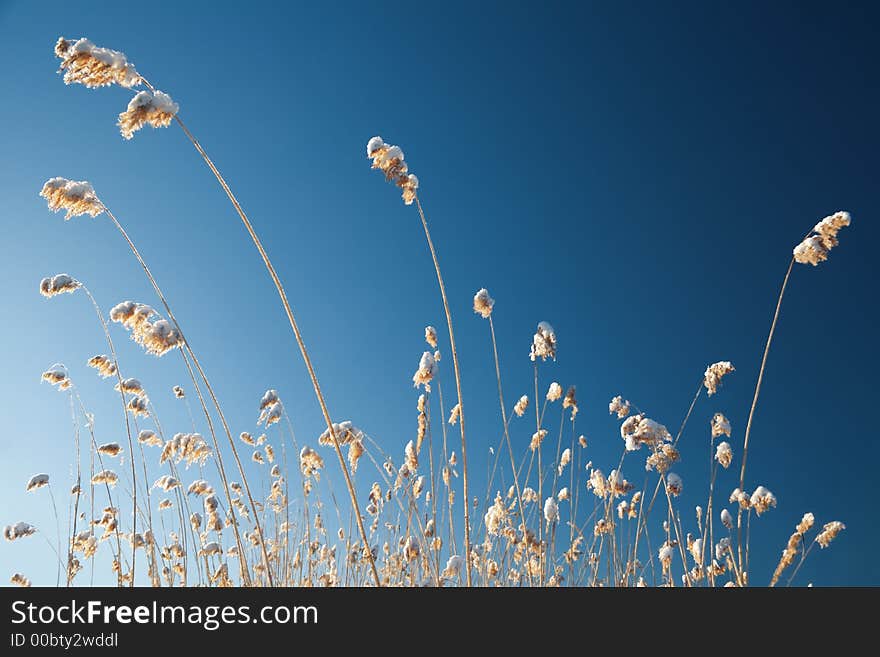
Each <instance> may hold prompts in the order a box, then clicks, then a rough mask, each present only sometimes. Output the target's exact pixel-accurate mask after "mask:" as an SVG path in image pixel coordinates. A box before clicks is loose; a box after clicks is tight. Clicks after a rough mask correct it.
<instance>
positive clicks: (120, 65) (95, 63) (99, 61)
mask: <svg viewBox="0 0 880 657" xmlns="http://www.w3.org/2000/svg"><path fill="white" fill-rule="evenodd" d="M55 56H56V57H58V58H59V59H60V60H61V66H60V68H59V69H58V72H59V73H60V72H61V71H64V84H81V85H83V86H86V87H88V88H90V89H94V88H96V87H106V86H109V85H111V84H118V85H120V86H122V87H134V86H137V85H139V84H140V83H141V77H140V75H138V72H137V71H136V70H135V67H134V64H132V63H131V62H129V61H128V59H127V58H126V56H125V54H124V53H121V52H118V51H116V50H110V49H109V48H99V47H98V46H96V45H95V44H93V43H92V42H91V41H89V40H88V39H83V38H80V39H65V38H64V37H59V38H58V41H56V42H55Z"/></svg>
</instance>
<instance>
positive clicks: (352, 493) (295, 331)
mask: <svg viewBox="0 0 880 657" xmlns="http://www.w3.org/2000/svg"><path fill="white" fill-rule="evenodd" d="M144 83H145V84H146V85H147V86H148V87H150V89H153V87H152V85H150V83H149V82H146V80H144ZM174 119H175V120H176V121H177V124H178V125H179V126H180V128H181V130H183V132H184V134H185V135H186V136H187V138H188V139H189V140H190V142H191V143H192V145H193V146H194V147H195V149H196V150H197V151H198V152H199V154H200V155H201V156H202V159H203V160H204V161H205V164H207V165H208V168H209V169H211V172H212V173H213V174H214V177H215V178H217V182H219V183H220V186H221V187H222V188H223V191H224V192H226V196H228V197H229V201H230V202H231V203H232V206H233V207H234V208H235V211H236V212H237V213H238V216H239V217H240V218H241V221H242V223H243V224H244V227H245V228H246V229H247V232H248V234H249V235H250V236H251V239H252V240H253V242H254V245H255V246H256V247H257V251H259V253H260V257H262V259H263V263H264V264H265V265H266V269H267V270H268V272H269V275H270V276H271V277H272V282H273V283H274V284H275V288H276V289H277V290H278V296H279V297H280V298H281V305H283V306H284V311H285V313H287V319H288V321H289V322H290V327H291V328H292V329H293V334H294V336H295V337H296V342H297V345H299V349H300V352H301V353H302V357H303V360H304V361H305V364H306V369H308V371H309V377H310V378H311V380H312V387H314V389H315V395H316V396H317V398H318V403H319V404H320V406H321V412H322V413H323V414H324V421H325V422H326V423H327V429H328V430H329V432H330V437H331V438H332V439H333V447H334V448H335V450H336V456H337V457H338V458H339V466H340V467H341V468H342V472H343V474H344V475H345V484H346V486H347V488H348V494H349V495H350V496H351V504H352V507H353V508H354V511H355V520H356V521H357V526H358V531H359V532H360V535H361V540H362V541H363V544H364V553H365V554H366V555H367V558H368V560H369V562H370V570H371V571H372V574H373V579H374V580H375V582H376V586H381V583H380V581H379V573H378V572H377V571H376V564H375V563H374V561H373V553H372V550H371V549H370V546H369V543H368V541H367V533H366V531H365V529H364V521H363V518H361V513H360V508H359V506H358V501H357V495H356V494H355V490H354V484H353V483H352V481H351V475H350V474H349V472H348V467H347V465H346V463H345V458H344V457H343V455H342V449H341V448H340V446H339V440H338V439H337V437H336V431H335V429H334V428H333V421H332V420H331V419H330V412H329V411H328V410H327V403H326V402H325V400H324V395H323V394H322V392H321V387H320V385H319V384H318V377H317V375H316V374H315V369H314V367H312V361H311V358H309V352H308V351H307V350H306V345H305V342H304V341H303V337H302V334H301V333H300V330H299V325H298V324H297V323H296V319H295V318H294V316H293V310H292V309H291V307H290V303H289V302H288V300H287V294H286V293H285V291H284V287H283V285H282V284H281V279H279V278H278V274H277V273H276V272H275V267H273V266H272V261H271V260H269V255H268V254H267V253H266V250H265V249H264V248H263V243H262V242H261V241H260V238H259V237H258V236H257V233H256V232H255V231H254V227H253V226H252V225H251V222H250V220H249V219H248V217H247V215H246V214H245V212H244V210H243V209H242V207H241V205H240V204H239V202H238V200H237V199H236V198H235V195H234V194H233V193H232V190H231V189H230V187H229V185H228V184H227V183H226V180H225V179H224V178H223V176H222V175H221V174H220V171H219V170H218V169H217V167H216V166H215V165H214V162H213V161H212V160H211V158H210V157H208V154H207V153H206V152H205V149H203V148H202V146H201V144H200V143H199V142H198V141H197V140H196V138H195V137H194V136H193V134H192V133H191V132H190V131H189V129H188V128H187V127H186V124H184V122H183V121H182V120H181V119H180V117H179V116H175V117H174ZM169 314H170V313H169ZM230 441H231V438H230ZM233 449H234V448H233ZM237 459H238V457H237V455H236V460H237ZM254 515H255V516H256V511H255V512H254ZM255 522H256V518H255ZM261 535H262V532H261ZM265 551H266V548H265V546H264V547H263V552H264V556H266V555H265ZM266 569H267V572H268V571H269V567H268V556H266ZM270 579H271V575H270Z"/></svg>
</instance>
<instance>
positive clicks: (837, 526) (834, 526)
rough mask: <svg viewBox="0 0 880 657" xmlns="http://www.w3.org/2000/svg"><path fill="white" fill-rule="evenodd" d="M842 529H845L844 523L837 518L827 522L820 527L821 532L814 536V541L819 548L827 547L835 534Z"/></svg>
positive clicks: (835, 536)
mask: <svg viewBox="0 0 880 657" xmlns="http://www.w3.org/2000/svg"><path fill="white" fill-rule="evenodd" d="M844 529H846V525H844V524H843V523H842V522H840V521H839V520H834V521H832V522H829V523H827V524H826V525H825V526H824V527H822V532H821V533H820V534H819V535H818V536H817V537H816V542H817V543H818V544H819V547H820V548H823V549H824V548H827V547H828V546H829V545H831V541H833V540H834V539H835V538H837V535H838V534H839V533H840V532H842V531H843V530H844Z"/></svg>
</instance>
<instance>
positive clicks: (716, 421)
mask: <svg viewBox="0 0 880 657" xmlns="http://www.w3.org/2000/svg"><path fill="white" fill-rule="evenodd" d="M720 436H727V437H728V438H730V421H729V420H728V419H727V418H726V417H724V415H723V414H722V413H715V415H713V416H712V438H718V437H720Z"/></svg>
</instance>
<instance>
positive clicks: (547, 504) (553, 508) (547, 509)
mask: <svg viewBox="0 0 880 657" xmlns="http://www.w3.org/2000/svg"><path fill="white" fill-rule="evenodd" d="M544 520H546V521H547V523H548V524H553V523H554V522H556V521H558V520H559V505H558V504H557V503H556V499H555V498H553V497H548V498H547V499H546V500H544Z"/></svg>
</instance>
